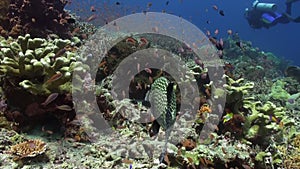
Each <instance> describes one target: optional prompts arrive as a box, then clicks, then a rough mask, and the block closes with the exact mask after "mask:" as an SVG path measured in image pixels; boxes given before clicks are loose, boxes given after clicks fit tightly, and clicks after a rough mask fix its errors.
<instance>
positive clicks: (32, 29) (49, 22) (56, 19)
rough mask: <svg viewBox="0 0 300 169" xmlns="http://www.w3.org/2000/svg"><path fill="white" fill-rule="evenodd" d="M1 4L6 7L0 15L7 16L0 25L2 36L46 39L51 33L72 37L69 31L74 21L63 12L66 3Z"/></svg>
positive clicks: (14, 0) (16, 1)
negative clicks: (25, 36) (27, 35)
mask: <svg viewBox="0 0 300 169" xmlns="http://www.w3.org/2000/svg"><path fill="white" fill-rule="evenodd" d="M1 3H5V5H7V6H6V7H8V9H5V10H1V13H3V14H1V15H2V16H3V15H4V16H7V18H5V19H4V21H3V22H1V23H0V26H1V27H2V31H1V35H2V36H6V37H7V36H13V37H18V36H19V35H25V34H30V35H31V36H32V37H47V35H49V34H51V33H53V34H57V35H59V36H60V37H63V38H67V37H71V36H72V35H71V32H70V29H71V24H72V23H74V22H75V19H73V18H72V17H71V16H70V15H69V14H68V13H67V12H66V11H65V10H64V7H65V5H66V3H67V1H63V0H54V1H53V0H45V1H36V0H28V1H23V0H11V1H10V2H7V1H1ZM8 3H9V4H8Z"/></svg>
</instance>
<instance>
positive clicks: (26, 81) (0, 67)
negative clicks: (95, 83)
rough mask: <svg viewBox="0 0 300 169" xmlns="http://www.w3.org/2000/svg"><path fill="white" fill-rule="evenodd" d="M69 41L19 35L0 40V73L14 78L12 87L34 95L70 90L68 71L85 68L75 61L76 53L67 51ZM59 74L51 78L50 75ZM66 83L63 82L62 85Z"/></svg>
mask: <svg viewBox="0 0 300 169" xmlns="http://www.w3.org/2000/svg"><path fill="white" fill-rule="evenodd" d="M72 45H74V44H72V42H71V41H70V40H63V39H54V40H46V39H41V38H34V39H31V38H30V35H29V34H27V35H25V36H19V37H18V39H17V40H16V41H15V40H13V39H11V38H9V39H8V40H5V39H2V40H1V42H0V46H1V51H0V59H1V64H0V74H1V75H2V77H3V79H2V80H3V81H5V80H7V79H12V78H13V79H16V80H15V82H16V83H17V84H14V85H15V86H18V87H22V88H23V89H24V90H26V91H28V92H30V93H31V94H34V95H38V94H39V95H48V94H50V93H53V92H58V93H65V92H71V85H70V84H68V82H70V81H71V80H72V76H71V72H72V71H74V70H75V69H81V70H84V69H88V67H87V66H85V65H83V64H82V63H81V62H79V61H77V59H78V56H77V55H76V53H74V52H71V51H68V50H67V49H66V48H67V47H72ZM56 75H57V76H61V77H59V78H57V79H55V80H53V79H52V80H51V78H53V77H54V76H56ZM66 84H67V85H66Z"/></svg>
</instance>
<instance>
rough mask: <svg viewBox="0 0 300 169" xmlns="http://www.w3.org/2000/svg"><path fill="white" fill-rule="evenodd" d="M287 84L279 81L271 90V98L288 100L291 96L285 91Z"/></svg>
mask: <svg viewBox="0 0 300 169" xmlns="http://www.w3.org/2000/svg"><path fill="white" fill-rule="evenodd" d="M284 87H285V82H284V81H282V80H277V81H276V82H275V83H274V84H273V85H272V88H271V94H270V96H271V97H272V98H273V99H275V100H284V101H285V100H287V99H288V98H289V97H290V94H289V93H288V92H287V91H286V90H284Z"/></svg>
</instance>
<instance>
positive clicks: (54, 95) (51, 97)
mask: <svg viewBox="0 0 300 169" xmlns="http://www.w3.org/2000/svg"><path fill="white" fill-rule="evenodd" d="M57 96H58V93H52V94H50V95H49V96H48V97H47V99H46V100H45V101H44V102H43V103H42V104H41V105H42V106H47V105H48V104H49V103H51V102H53V101H54V100H55V99H56V98H57Z"/></svg>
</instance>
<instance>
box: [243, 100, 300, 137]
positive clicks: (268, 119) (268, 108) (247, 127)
mask: <svg viewBox="0 0 300 169" xmlns="http://www.w3.org/2000/svg"><path fill="white" fill-rule="evenodd" d="M243 103H244V106H243V107H244V108H246V109H248V110H249V111H250V113H249V114H248V115H246V122H245V124H244V131H245V134H246V138H247V139H255V138H256V137H258V136H264V139H266V141H267V139H268V136H270V135H272V134H273V133H274V132H278V131H282V128H283V125H284V126H288V125H293V124H294V123H295V121H294V120H293V119H291V118H289V117H288V116H287V115H286V112H285V110H284V108H283V107H277V106H276V105H275V104H274V103H272V102H270V101H268V102H266V103H265V104H262V103H261V102H260V101H254V100H250V99H249V100H245V101H244V102H243ZM262 142H263V140H262Z"/></svg>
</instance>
